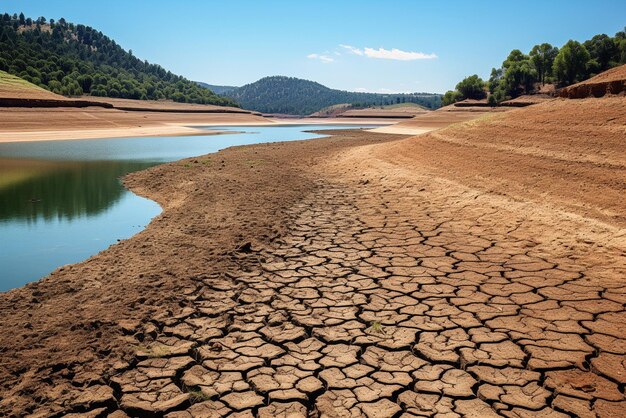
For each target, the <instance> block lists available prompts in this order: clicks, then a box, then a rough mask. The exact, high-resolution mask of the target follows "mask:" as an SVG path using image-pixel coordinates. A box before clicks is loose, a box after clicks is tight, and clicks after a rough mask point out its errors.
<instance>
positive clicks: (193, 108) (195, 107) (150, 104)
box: [83, 96, 255, 113]
mask: <svg viewBox="0 0 626 418" xmlns="http://www.w3.org/2000/svg"><path fill="white" fill-rule="evenodd" d="M83 97H84V98H85V99H87V100H90V101H93V102H98V103H108V104H111V105H113V107H115V108H116V109H120V110H129V111H148V112H181V113H182V112H184V113H255V112H251V111H249V110H244V109H240V108H237V107H229V106H214V105H205V104H195V103H177V102H173V101H166V100H132V99H116V98H112V97H93V96H83Z"/></svg>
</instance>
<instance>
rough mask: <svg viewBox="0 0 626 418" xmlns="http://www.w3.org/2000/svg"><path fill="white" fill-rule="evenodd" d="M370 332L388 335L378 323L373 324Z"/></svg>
mask: <svg viewBox="0 0 626 418" xmlns="http://www.w3.org/2000/svg"><path fill="white" fill-rule="evenodd" d="M370 332H371V333H372V334H386V332H385V327H384V326H383V324H381V323H380V322H378V321H374V322H372V325H371V326H370Z"/></svg>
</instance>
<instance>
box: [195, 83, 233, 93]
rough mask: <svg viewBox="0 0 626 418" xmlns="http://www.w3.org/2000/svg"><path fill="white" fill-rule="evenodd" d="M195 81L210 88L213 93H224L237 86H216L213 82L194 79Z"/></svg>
mask: <svg viewBox="0 0 626 418" xmlns="http://www.w3.org/2000/svg"><path fill="white" fill-rule="evenodd" d="M196 83H197V84H198V85H199V86H202V87H204V88H207V89H209V90H211V91H212V92H213V93H216V94H224V93H226V92H229V91H231V90H235V89H236V88H238V87H235V86H216V85H214V84H207V83H203V82H202V81H196Z"/></svg>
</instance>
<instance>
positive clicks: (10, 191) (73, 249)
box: [0, 125, 371, 292]
mask: <svg viewBox="0 0 626 418" xmlns="http://www.w3.org/2000/svg"><path fill="white" fill-rule="evenodd" d="M359 127H364V126H358V125H351V126H346V125H334V126H333V125H324V126H320V125H289V126H271V127H268V126H258V127H257V126H255V127H251V126H240V127H211V128H210V129H218V130H226V131H231V132H234V133H229V134H224V135H202V136H182V137H151V138H116V139H89V140H80V141H40V142H16V143H5V144H0V292H2V291H6V290H9V289H12V288H15V287H19V286H22V285H24V284H26V283H28V282H31V281H34V280H37V279H39V278H41V277H44V276H46V275H47V274H49V273H50V272H52V271H53V270H54V269H56V268H57V267H60V266H62V265H65V264H71V263H76V262H79V261H82V260H85V259H86V258H88V257H90V256H92V255H94V254H97V253H98V252H100V251H102V250H104V249H106V248H107V247H108V246H110V245H111V244H113V243H115V242H116V241H117V240H120V239H126V238H129V237H131V236H132V235H134V234H136V233H137V232H139V231H140V230H141V229H143V228H144V227H145V226H146V225H147V224H148V223H149V222H150V220H151V219H152V218H153V217H155V216H156V215H158V214H159V213H160V211H161V209H160V207H159V206H158V205H157V204H156V203H155V202H153V201H151V200H148V199H144V198H142V197H139V196H137V195H135V194H134V193H132V192H130V191H128V190H126V189H125V188H124V187H123V186H122V185H121V183H120V180H119V178H120V177H121V176H123V175H125V174H127V173H130V172H133V171H137V170H142V169H145V168H148V167H151V166H154V165H157V164H161V163H164V162H168V161H175V160H179V159H181V158H187V157H193V156H199V155H203V154H208V153H211V152H216V151H218V150H220V149H223V148H226V147H229V146H233V145H246V144H255V143H262V142H273V141H291V140H298V139H311V138H317V137H320V136H321V135H318V134H312V133H308V132H304V131H306V130H323V129H346V128H359ZM368 127H371V126H368Z"/></svg>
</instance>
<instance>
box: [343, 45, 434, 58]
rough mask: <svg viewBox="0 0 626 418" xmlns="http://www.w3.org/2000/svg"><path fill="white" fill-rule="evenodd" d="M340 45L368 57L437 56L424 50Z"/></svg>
mask: <svg viewBox="0 0 626 418" xmlns="http://www.w3.org/2000/svg"><path fill="white" fill-rule="evenodd" d="M339 46H340V47H342V48H344V49H347V50H348V51H350V52H351V53H352V54H355V55H361V56H366V57H368V58H376V59H386V60H397V61H414V60H429V59H434V58H437V55H435V54H425V53H423V52H413V51H402V50H401V49H397V48H392V49H385V48H378V49H374V48H363V49H360V48H357V47H354V46H351V45H344V44H341V45H339Z"/></svg>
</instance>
